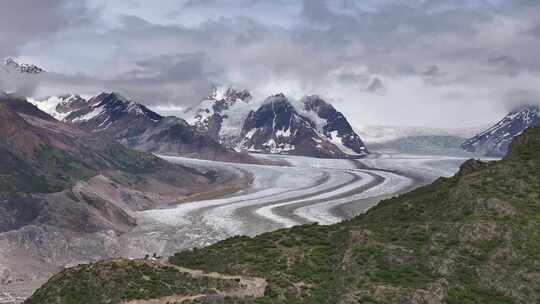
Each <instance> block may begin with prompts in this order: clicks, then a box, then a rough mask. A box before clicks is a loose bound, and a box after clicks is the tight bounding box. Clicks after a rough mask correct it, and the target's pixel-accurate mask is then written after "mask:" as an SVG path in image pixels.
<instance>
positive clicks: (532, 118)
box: [462, 105, 540, 157]
mask: <svg viewBox="0 0 540 304" xmlns="http://www.w3.org/2000/svg"><path fill="white" fill-rule="evenodd" d="M539 123H540V105H530V106H526V107H524V108H521V109H519V110H515V111H512V112H510V113H509V114H508V115H506V116H505V117H504V118H503V119H502V120H500V121H499V122H497V123H496V124H495V125H493V126H492V127H490V128H489V129H487V130H485V131H483V132H481V133H479V134H478V135H476V136H474V137H471V138H469V139H468V140H466V141H465V142H464V143H463V144H462V148H463V149H465V150H466V151H469V152H474V153H478V154H481V155H485V156H493V157H502V156H504V155H506V153H507V151H508V148H509V146H510V143H511V142H512V139H513V138H514V137H515V136H518V135H519V134H521V133H522V132H523V131H524V130H525V129H527V128H529V127H532V126H534V125H537V124H539Z"/></svg>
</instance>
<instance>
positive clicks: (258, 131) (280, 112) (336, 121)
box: [239, 93, 367, 158]
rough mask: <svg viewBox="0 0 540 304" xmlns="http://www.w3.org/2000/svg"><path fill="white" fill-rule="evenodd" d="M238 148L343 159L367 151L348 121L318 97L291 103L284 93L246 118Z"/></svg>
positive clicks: (271, 98)
mask: <svg viewBox="0 0 540 304" xmlns="http://www.w3.org/2000/svg"><path fill="white" fill-rule="evenodd" d="M241 137H242V139H241V142H240V145H239V148H240V149H241V150H247V151H251V152H262V153H279V154H296V155H306V156H315V157H328V158H344V157H354V156H363V155H365V154H367V149H366V148H365V146H364V144H363V143H362V141H361V140H360V137H359V136H358V135H357V134H356V133H354V131H353V130H352V128H351V126H350V124H349V123H348V122H347V119H346V118H345V117H344V116H343V114H341V113H340V112H338V111H337V110H336V109H335V108H334V107H333V106H332V105H331V104H329V103H327V102H326V101H324V100H323V99H322V98H320V97H319V96H317V95H312V96H305V97H304V98H302V99H301V100H300V102H291V101H290V100H289V99H288V98H287V97H286V96H285V95H284V94H283V93H279V94H275V95H272V96H270V97H268V98H267V99H266V100H265V101H264V102H263V104H262V105H261V106H260V107H259V108H258V109H257V110H255V111H251V112H250V113H249V115H248V116H247V118H246V120H245V122H244V125H243V128H242V133H241Z"/></svg>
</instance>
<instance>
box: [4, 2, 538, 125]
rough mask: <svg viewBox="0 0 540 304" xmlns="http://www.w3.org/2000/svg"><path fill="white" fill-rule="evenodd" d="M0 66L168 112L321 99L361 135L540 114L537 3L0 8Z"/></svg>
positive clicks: (45, 82) (43, 85)
mask: <svg viewBox="0 0 540 304" xmlns="http://www.w3.org/2000/svg"><path fill="white" fill-rule="evenodd" d="M0 56H1V57H6V56H13V57H15V58H17V59H18V60H21V61H24V62H27V63H33V64H36V65H38V66H40V67H42V68H44V69H45V70H47V76H46V77H44V79H42V80H41V81H40V82H39V86H37V88H35V90H27V91H28V94H32V95H37V96H44V95H50V94H60V93H82V94H95V93H98V92H100V91H110V90H115V91H120V92H122V93H124V94H125V95H127V96H128V97H132V98H134V99H136V100H137V101H139V102H141V103H144V104H147V105H149V106H150V107H158V108H159V109H166V108H167V107H174V108H177V107H181V106H184V107H185V106H188V105H190V104H193V103H196V102H197V101H198V100H200V99H201V98H202V97H204V96H205V95H208V92H209V90H210V88H211V86H212V85H213V84H223V85H232V86H235V87H240V88H247V89H249V90H251V91H253V92H254V95H255V97H256V98H258V99H262V98H264V97H265V96H267V95H269V94H274V93H278V92H283V93H285V94H287V95H289V96H291V97H293V98H298V97H301V96H302V95H305V94H319V95H321V96H323V97H325V98H326V99H327V100H329V101H331V102H332V103H333V104H334V105H335V106H336V107H337V108H338V109H340V110H342V111H343V112H345V114H346V115H347V116H348V117H349V118H350V120H351V121H352V122H353V123H354V124H357V125H369V124H377V125H412V126H436V127H455V128H459V127H467V126H476V125H484V124H487V123H490V122H492V121H494V120H497V119H498V118H500V117H501V116H502V115H504V113H505V112H507V111H508V110H510V109H512V108H514V107H516V106H517V105H519V104H522V103H536V102H540V94H539V93H538V90H540V1H538V0H507V1H504V0H410V1H404V0H333V1H331V0H328V1H325V0H304V1H300V0H298V1H295V0H177V1H173V0H159V1H143V0H123V1H121V0H115V1H109V0H87V1H69V0H35V1H31V0H17V1H1V2H0ZM375 79H378V80H379V81H380V83H381V84H382V86H380V85H376V86H372V85H371V84H372V83H373V81H374V80H375ZM0 85H1V79H0ZM32 89H33V88H32Z"/></svg>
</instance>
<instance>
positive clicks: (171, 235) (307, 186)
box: [123, 154, 465, 257]
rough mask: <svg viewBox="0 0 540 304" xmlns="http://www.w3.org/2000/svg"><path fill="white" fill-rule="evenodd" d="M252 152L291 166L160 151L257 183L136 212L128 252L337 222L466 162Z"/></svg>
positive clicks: (169, 249)
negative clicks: (217, 195) (207, 197)
mask: <svg viewBox="0 0 540 304" xmlns="http://www.w3.org/2000/svg"><path fill="white" fill-rule="evenodd" d="M253 156H255V157H258V158H261V159H264V160H269V161H272V162H276V163H284V164H288V166H272V165H248V164H233V163H222V162H214V161H205V160H197V159H191V158H184V157H171V156H160V157H162V158H163V159H165V160H168V161H170V162H173V163H177V164H181V165H184V166H189V167H194V168H197V169H198V170H202V171H206V170H217V171H218V172H220V171H221V172H227V173H228V174H235V175H237V176H242V175H245V174H249V175H251V176H253V182H252V183H251V184H250V186H249V187H247V188H246V189H243V190H241V191H238V192H236V193H234V194H232V195H228V196H226V197H222V198H217V199H211V200H202V201H194V202H189V203H183V204H178V205H173V206H166V207H163V208H161V209H154V210H146V211H140V212H135V214H134V216H135V217H136V218H137V220H138V223H139V225H138V226H137V227H136V228H135V229H134V230H133V231H131V232H128V233H126V234H125V235H124V236H123V239H124V243H125V246H124V247H125V251H126V252H124V253H123V255H125V256H128V257H140V256H141V255H144V254H146V253H148V252H156V253H158V254H160V255H169V254H172V253H174V252H176V251H178V250H182V249H187V248H193V247H201V246H206V245H209V244H212V243H215V242H217V241H219V240H222V239H225V238H227V237H230V236H234V235H250V236H253V235H257V234H260V233H263V232H267V231H271V230H276V229H280V228H284V227H290V226H294V225H299V224H305V223H310V222H318V223H319V224H322V225H328V224H333V223H336V222H339V221H341V220H344V219H347V218H350V217H351V216H353V215H355V214H358V213H361V212H365V211H366V210H368V209H369V208H371V207H373V206H374V205H375V204H377V203H378V202H379V201H380V199H382V198H386V197H389V196H392V195H396V194H398V193H402V192H404V191H408V190H410V189H412V188H414V187H417V186H419V185H422V184H424V183H426V182H430V181H432V180H434V179H436V178H438V177H440V176H451V175H453V174H454V173H455V172H456V171H457V169H458V167H459V165H460V164H461V163H462V162H464V161H465V158H458V157H444V156H429V155H428V156H426V155H411V154H409V155H408V154H374V155H372V156H370V158H365V159H361V160H344V159H319V158H310V157H303V156H289V155H263V154H253ZM345 210H347V211H345Z"/></svg>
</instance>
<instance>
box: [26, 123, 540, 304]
mask: <svg viewBox="0 0 540 304" xmlns="http://www.w3.org/2000/svg"><path fill="white" fill-rule="evenodd" d="M539 149H540V127H535V128H532V129H529V130H527V131H525V132H524V133H523V134H522V135H520V136H518V137H517V138H516V139H515V140H514V143H513V144H512V146H511V148H510V153H509V154H508V156H507V157H506V158H505V159H504V160H502V161H498V162H490V163H484V162H480V161H474V160H470V161H468V162H466V163H465V164H463V165H462V167H461V169H460V171H459V172H458V173H457V174H456V175H455V176H454V177H451V178H440V179H438V180H437V181H435V182H434V183H433V184H431V185H428V186H425V187H422V188H418V189H416V190H414V191H412V192H410V193H407V194H404V195H401V196H399V197H396V198H392V199H389V200H386V201H383V202H381V203H380V204H379V205H377V206H376V207H374V208H373V209H371V210H370V211H369V212H367V213H366V214H364V215H360V216H358V217H356V218H354V219H352V220H350V221H347V222H343V223H340V224H335V225H331V226H318V225H306V226H298V227H294V228H291V229H283V230H279V231H275V232H270V233H265V234H262V235H259V236H257V237H254V238H249V237H235V238H231V239H228V240H225V241H222V242H219V243H217V244H215V245H212V246H210V247H207V248H203V249H195V250H192V251H186V252H180V253H178V254H176V255H174V256H173V257H171V258H169V259H168V261H160V262H158V261H153V262H145V261H108V262H101V263H98V264H92V265H86V266H83V265H82V266H77V267H74V268H70V269H66V270H64V271H62V272H61V273H59V274H57V275H56V276H54V277H53V278H51V279H50V281H49V282H48V283H47V284H45V285H44V286H42V287H41V288H40V289H39V290H37V291H36V292H35V294H34V295H33V296H32V297H31V298H29V299H28V300H27V301H26V303H27V304H34V303H80V302H84V303H139V304H140V303H167V302H169V303H174V302H175V301H176V302H181V301H186V300H193V301H195V302H196V303H451V304H453V303H456V304H457V303H538V302H539V301H540V198H539V195H540V155H539V154H538V150H539ZM141 265H144V269H141ZM164 268H165V269H164ZM195 270H202V271H205V272H212V273H214V274H213V278H219V279H220V280H222V281H220V283H219V284H220V285H219V286H216V284H217V283H216V282H208V283H204V284H203V287H201V285H200V284H201V281H200V279H201V275H200V273H198V272H196V271H195ZM197 273H198V275H196V274H197ZM232 275H237V276H240V277H241V278H242V280H243V282H244V283H242V284H240V286H237V285H229V284H231V283H232V284H234V282H239V280H240V279H239V278H238V277H237V278H236V279H233V278H232V277H231V276H232ZM179 276H182V280H181V281H179V280H175V281H174V282H175V283H174V284H171V283H170V282H168V281H169V280H171V279H172V278H175V277H179ZM145 278H146V279H145ZM249 282H250V283H249ZM256 282H258V283H256ZM178 284H180V285H181V286H179V285H178ZM262 287H264V294H260V293H258V292H257V290H259V289H260V288H262ZM238 288H240V289H243V290H244V292H243V293H242V292H240V290H238ZM137 299H138V300H139V301H132V300H137ZM150 299H154V300H152V301H150Z"/></svg>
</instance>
